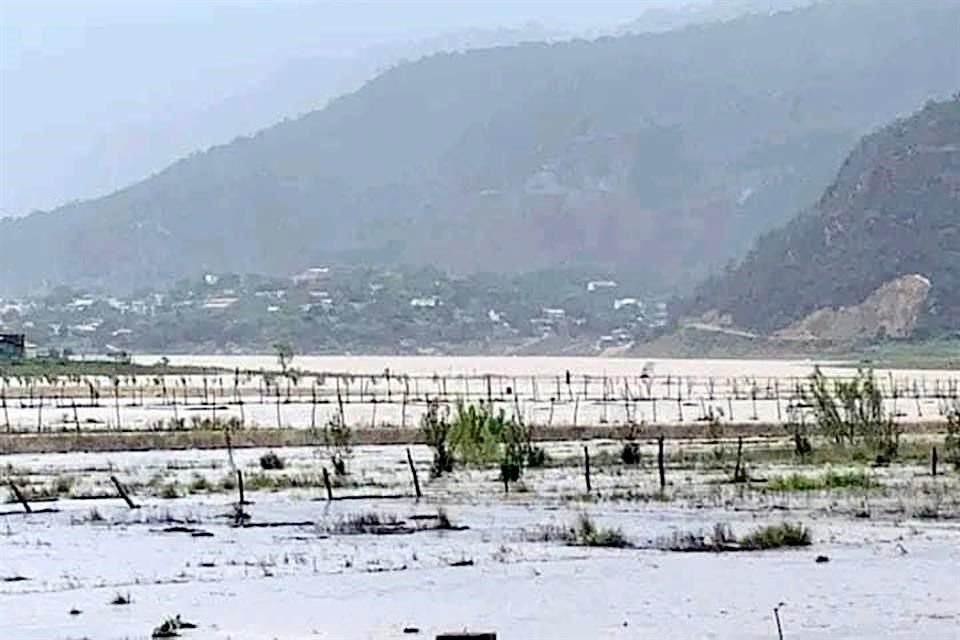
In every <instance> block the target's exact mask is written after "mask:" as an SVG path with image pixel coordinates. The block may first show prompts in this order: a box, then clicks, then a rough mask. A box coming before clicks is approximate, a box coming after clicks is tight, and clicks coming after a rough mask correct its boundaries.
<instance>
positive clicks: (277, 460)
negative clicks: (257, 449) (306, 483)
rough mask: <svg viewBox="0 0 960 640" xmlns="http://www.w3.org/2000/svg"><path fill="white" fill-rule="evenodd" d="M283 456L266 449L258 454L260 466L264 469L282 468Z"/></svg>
mask: <svg viewBox="0 0 960 640" xmlns="http://www.w3.org/2000/svg"><path fill="white" fill-rule="evenodd" d="M284 466H285V465H284V463H283V458H281V457H280V456H278V455H277V454H276V453H274V452H273V451H267V452H266V453H265V454H263V455H262V456H260V468H261V469H264V470H278V469H283V468H284Z"/></svg>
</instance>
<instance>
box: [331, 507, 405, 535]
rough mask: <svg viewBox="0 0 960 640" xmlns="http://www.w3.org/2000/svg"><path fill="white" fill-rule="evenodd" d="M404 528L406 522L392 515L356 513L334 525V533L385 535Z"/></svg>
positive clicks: (369, 512)
mask: <svg viewBox="0 0 960 640" xmlns="http://www.w3.org/2000/svg"><path fill="white" fill-rule="evenodd" d="M403 527H404V522H403V521H402V520H400V519H398V518H397V517H396V516H393V515H390V514H380V513H377V512H375V511H368V512H365V513H355V514H352V515H349V516H346V517H345V518H343V519H341V520H340V521H339V522H337V523H336V524H334V525H333V527H332V528H331V531H332V532H333V533H338V534H343V535H350V534H364V533H373V534H383V533H396V532H399V531H400V530H401V529H402V528H403Z"/></svg>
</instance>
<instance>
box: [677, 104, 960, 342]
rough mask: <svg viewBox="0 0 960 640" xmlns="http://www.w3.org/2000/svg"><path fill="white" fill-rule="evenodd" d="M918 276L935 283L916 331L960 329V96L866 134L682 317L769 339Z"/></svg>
mask: <svg viewBox="0 0 960 640" xmlns="http://www.w3.org/2000/svg"><path fill="white" fill-rule="evenodd" d="M914 274H916V275H920V276H923V277H924V278H926V279H927V280H929V281H930V284H931V289H930V297H929V299H928V301H927V305H926V309H925V311H926V313H925V314H924V317H923V318H922V319H921V321H920V325H919V327H918V330H919V331H921V332H925V333H928V334H929V333H943V332H951V331H954V332H956V331H960V94H958V95H957V96H955V97H954V98H953V99H951V100H947V101H943V102H937V103H933V102H931V103H928V104H927V105H926V106H925V107H924V108H923V109H922V110H920V111H919V112H917V113H916V114H914V115H913V116H911V117H909V118H906V119H903V120H899V121H897V122H895V123H893V124H891V125H889V126H887V127H885V128H883V129H881V130H879V131H877V132H876V133H873V134H871V135H869V136H867V137H865V138H864V139H863V140H862V141H861V142H860V144H859V145H858V146H857V147H856V149H855V150H854V151H853V153H851V154H850V156H849V158H848V159H847V161H846V162H845V163H844V165H843V167H842V168H841V169H840V172H839V174H838V175H837V177H836V180H835V181H834V183H833V184H832V185H831V186H830V187H829V188H828V189H827V190H826V193H825V194H824V195H823V197H822V198H821V199H820V201H819V202H818V203H817V204H816V206H814V207H812V208H811V209H809V210H808V211H805V212H804V213H802V214H801V215H799V216H798V217H797V218H796V219H794V220H793V221H791V222H790V223H789V224H787V225H786V226H784V227H783V228H781V229H778V230H776V231H773V232H771V233H769V234H768V235H766V236H765V237H763V238H761V239H760V240H758V241H757V243H756V245H755V247H754V248H753V250H752V251H751V252H750V253H749V254H748V255H747V257H746V258H745V259H744V260H743V262H742V264H740V265H739V266H737V267H736V268H735V269H732V270H729V271H728V272H726V273H724V274H723V275H721V276H718V277H716V278H713V279H711V280H709V281H707V282H706V283H705V284H703V285H702V286H701V287H700V288H699V289H698V291H697V293H696V295H695V296H693V298H692V299H691V300H690V301H689V302H688V303H687V306H686V307H685V308H682V311H685V312H686V313H688V314H702V313H705V312H708V311H717V312H719V313H718V314H715V317H717V316H723V315H726V314H729V316H730V320H732V323H733V325H735V326H738V327H742V328H748V329H753V330H757V331H761V332H765V333H766V332H771V331H774V330H776V329H780V328H782V327H784V326H786V325H788V324H790V323H792V322H795V321H797V320H800V319H801V318H803V317H804V316H807V315H808V314H810V313H811V312H813V311H815V310H817V309H821V308H838V307H844V306H851V305H857V304H860V303H861V302H863V301H864V300H865V299H867V298H868V296H870V295H871V293H873V292H874V291H875V290H877V289H878V288H879V287H881V285H884V284H885V283H887V282H890V281H891V280H894V279H895V278H900V277H902V276H906V275H914Z"/></svg>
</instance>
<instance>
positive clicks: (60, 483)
mask: <svg viewBox="0 0 960 640" xmlns="http://www.w3.org/2000/svg"><path fill="white" fill-rule="evenodd" d="M76 480H77V479H76V478H74V477H73V476H57V479H56V480H54V481H53V492H54V493H55V494H57V495H66V494H68V493H70V491H71V490H72V489H73V485H74V484H75V483H76Z"/></svg>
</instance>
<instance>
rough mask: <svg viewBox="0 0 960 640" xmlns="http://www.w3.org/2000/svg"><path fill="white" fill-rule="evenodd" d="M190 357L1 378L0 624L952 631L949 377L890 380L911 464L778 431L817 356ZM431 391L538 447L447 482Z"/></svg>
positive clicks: (805, 403) (587, 632)
mask: <svg viewBox="0 0 960 640" xmlns="http://www.w3.org/2000/svg"><path fill="white" fill-rule="evenodd" d="M146 360H147V361H148V362H153V361H155V359H152V358H150V357H147V359H146ZM171 360H172V361H171V363H170V366H175V365H178V364H192V365H202V366H210V367H212V366H216V367H220V368H222V369H220V370H218V371H215V372H213V371H208V372H206V373H204V374H202V375H201V374H195V375H190V376H184V377H180V376H174V375H167V376H164V375H160V376H142V375H141V376H124V375H122V374H119V375H116V376H113V377H109V376H107V377H102V378H91V377H86V376H76V377H73V378H63V379H39V378H34V379H8V380H6V381H5V382H4V386H3V400H4V415H3V419H4V420H5V421H6V424H5V425H4V426H6V429H5V430H4V432H3V433H0V441H2V443H3V449H2V450H3V451H5V452H6V453H5V454H3V455H0V486H3V487H4V490H2V492H0V493H2V495H0V499H6V503H5V504H2V505H0V637H2V638H7V637H10V638H18V639H20V638H23V639H25V640H30V639H38V640H39V639H43V640H49V639H68V638H71V639H72V638H97V639H101V638H106V639H113V638H116V639H118V640H119V639H126V638H151V637H182V638H215V639H227V638H233V639H244V638H282V639H301V638H307V637H311V638H313V637H315V638H378V639H379V638H401V637H404V638H407V637H413V638H416V637H423V638H431V639H432V638H434V637H435V636H436V635H437V634H438V633H442V632H449V631H459V630H464V629H468V630H472V631H496V632H497V633H498V634H499V636H498V637H500V638H502V639H504V638H506V639H509V638H531V637H537V638H540V637H543V638H571V639H572V638H586V637H589V638H637V637H683V638H687V637H696V638H757V639H760V638H764V639H768V638H776V637H777V635H776V634H777V626H776V625H777V621H776V619H775V613H774V610H775V609H776V611H777V613H776V615H778V616H779V618H780V623H781V625H782V627H783V631H784V637H785V638H822V639H826V638H864V639H866V638H876V637H884V638H903V639H906V638H916V637H923V638H926V639H933V640H938V639H940V638H956V637H957V636H956V629H957V628H958V627H960V581H958V580H957V579H956V576H957V568H958V567H960V475H958V472H957V469H956V468H955V466H954V464H953V463H952V462H951V461H950V460H949V459H947V458H945V457H942V456H948V455H952V454H950V453H948V440H947V438H948V435H947V432H946V429H947V422H946V420H947V413H948V411H956V410H957V407H958V406H960V405H957V404H956V403H957V386H958V382H957V381H958V373H957V372H955V371H902V370H897V371H878V372H876V377H875V380H876V384H877V387H878V388H879V390H880V391H879V396H878V397H877V402H878V403H879V405H880V406H881V407H882V412H881V413H882V414H883V415H887V416H889V417H890V418H892V419H894V420H895V421H896V423H897V424H898V425H899V426H898V428H897V429H896V435H895V438H896V439H895V442H888V444H893V445H894V446H893V449H892V450H890V449H883V448H877V446H876V443H873V444H871V445H870V446H872V447H874V448H873V449H870V448H869V447H867V446H866V445H865V444H864V443H863V442H860V443H858V444H855V443H846V441H845V439H844V438H845V436H840V437H838V438H834V437H824V436H823V434H819V433H814V432H812V431H811V432H807V431H803V432H802V433H809V436H810V442H807V441H806V440H805V439H802V438H798V436H797V434H800V433H801V432H800V431H794V430H792V429H793V427H791V430H788V429H784V424H785V423H787V422H790V421H793V422H791V424H794V425H795V424H796V421H797V420H798V419H800V420H805V419H809V416H810V412H811V410H812V409H811V406H810V404H809V398H808V396H807V395H805V391H804V388H803V385H808V384H809V380H808V376H809V375H810V373H811V372H812V371H813V363H810V362H762V361H680V360H676V361H667V360H663V361H651V362H639V361H631V360H598V359H596V360H595V359H565V358H564V359H561V358H523V359H519V358H456V359H431V358H310V357H298V358H296V359H295V360H294V363H293V364H294V366H295V367H296V369H295V370H291V369H288V370H287V371H286V372H282V371H279V370H278V366H277V363H276V360H275V359H273V358H271V357H264V358H254V359H251V358H238V359H234V358H227V357H218V358H216V359H213V360H206V359H201V358H191V359H185V360H180V361H179V362H178V361H177V359H171ZM231 370H232V371H231ZM823 371H824V373H825V374H826V375H827V376H829V378H828V379H829V381H830V382H831V384H832V383H833V382H835V381H838V380H849V379H850V377H851V376H852V375H855V373H856V372H855V370H850V369H847V368H843V367H836V366H825V367H824V369H823ZM568 372H569V375H568ZM431 401H432V402H435V403H437V406H438V407H439V410H440V411H442V410H443V407H454V406H455V405H456V404H458V403H466V404H474V405H478V404H480V403H483V404H485V405H486V406H488V407H489V406H492V407H493V408H494V413H492V414H490V415H495V413H496V412H497V411H499V410H502V411H503V412H504V414H505V415H506V416H509V419H511V420H514V421H519V422H515V424H521V425H533V426H535V427H536V428H535V429H534V430H532V431H530V432H529V433H530V435H529V436H528V437H531V438H533V440H531V441H528V442H527V445H529V446H533V445H532V442H534V441H536V447H535V449H536V450H540V455H539V456H538V457H537V458H536V461H535V462H534V461H532V460H533V458H526V459H527V460H528V462H525V463H524V464H523V465H522V467H521V468H519V469H518V470H517V471H516V473H517V475H516V477H513V478H512V479H510V478H507V476H506V474H507V470H506V468H505V467H503V466H502V463H501V461H500V458H499V456H501V455H505V454H504V453H503V452H504V451H505V449H497V451H499V453H496V452H495V453H496V456H495V458H488V459H486V460H485V461H484V462H463V461H458V462H457V463H456V465H455V468H454V469H453V471H452V472H446V473H444V474H443V475H441V476H440V477H434V473H433V472H434V471H435V469H436V464H437V463H436V454H437V450H436V448H435V447H436V445H434V447H433V448H431V447H428V446H425V445H423V444H416V443H420V442H424V441H425V440H423V438H422V437H421V436H422V434H423V432H421V431H418V429H419V427H420V425H421V420H422V419H423V416H424V414H425V412H426V411H427V408H428V406H429V404H428V403H429V402H431ZM951 415H952V414H951ZM798 416H806V417H801V418H798ZM337 420H341V421H343V422H345V423H346V424H348V425H351V426H352V427H353V428H354V429H355V431H354V432H353V434H354V437H355V441H354V442H352V443H350V444H349V445H346V446H342V445H337V444H331V443H330V442H327V441H326V440H325V438H324V439H314V438H302V437H301V438H292V437H288V436H290V435H291V434H292V435H296V436H303V435H305V434H306V435H309V434H311V433H314V432H317V433H319V431H317V430H318V429H323V428H324V426H323V425H326V424H327V423H328V422H330V421H333V422H334V423H336V421H337ZM605 425H609V426H610V427H611V428H610V429H606V431H608V432H610V433H617V434H619V435H615V436H611V437H613V438H615V439H602V438H605V437H607V436H600V439H598V435H597V434H601V433H603V432H604V426H605ZM751 425H755V426H756V427H758V428H756V429H754V428H752V427H751ZM574 427H577V428H578V429H579V430H578V429H574ZM613 427H617V428H613ZM760 427H762V428H760ZM951 428H952V427H951ZM591 429H592V430H591ZM277 434H279V435H280V436H282V437H275V436H277ZM377 434H380V435H382V434H387V435H389V437H385V438H378V437H372V436H376V435H377ZM390 434H392V435H390ZM154 436H163V437H164V438H166V439H160V440H157V442H159V443H160V444H152V443H153V442H154V441H153V440H152V439H151V438H153V437H154ZM267 436H270V438H272V439H270V438H267ZM361 436H363V437H361ZM181 438H182V441H181ZM804 438H806V436H804ZM265 441H269V442H271V443H272V442H276V443H277V444H275V445H271V446H275V447H277V448H275V449H273V450H269V449H267V448H264V447H262V446H261V445H262V443H263V442H265ZM385 441H389V442H397V443H403V444H389V445H386V444H380V445H371V444H367V443H369V442H385ZM231 443H232V444H231ZM292 443H297V444H298V445H299V446H289V445H291V444H292ZM505 443H506V440H504V441H503V442H500V443H498V444H497V445H495V447H506V444H505ZM28 444H29V446H28ZM303 445H308V446H303ZM158 446H159V447H161V448H160V449H157V448H154V449H150V447H158ZM950 446H956V445H955V444H953V445H950ZM197 447H202V448H197ZM804 447H805V448H804ZM133 449H136V450H133ZM58 451H60V452H61V453H57V452H58ZM531 451H532V450H531ZM885 451H886V453H884V452H885ZM890 451H892V453H890ZM878 452H880V453H878ZM938 454H939V455H940V456H941V457H942V458H941V460H940V462H939V466H938V464H937V456H938ZM338 463H339V464H341V465H342V468H338ZM241 487H242V488H241ZM417 494H421V495H420V497H417ZM177 616H179V618H178V617H177ZM165 623H166V626H164V624H165ZM183 623H190V625H196V626H195V627H193V626H190V625H184V624H183ZM167 632H170V633H177V634H179V635H176V636H173V635H164V633H167ZM158 634H159V635H158Z"/></svg>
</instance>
